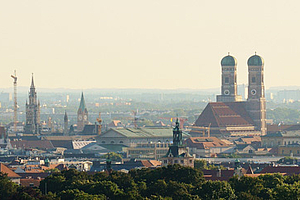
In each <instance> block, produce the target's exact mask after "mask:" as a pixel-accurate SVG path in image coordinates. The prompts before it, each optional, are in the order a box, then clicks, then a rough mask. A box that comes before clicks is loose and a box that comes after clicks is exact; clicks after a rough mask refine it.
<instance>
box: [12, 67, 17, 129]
mask: <svg viewBox="0 0 300 200" xmlns="http://www.w3.org/2000/svg"><path fill="white" fill-rule="evenodd" d="M11 77H12V78H13V79H14V132H15V133H16V132H17V123H18V116H17V109H18V103H17V80H18V78H17V72H16V70H15V71H14V75H11Z"/></svg>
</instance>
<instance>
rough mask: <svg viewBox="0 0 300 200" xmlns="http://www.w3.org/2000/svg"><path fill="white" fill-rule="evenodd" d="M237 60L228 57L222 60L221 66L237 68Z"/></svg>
mask: <svg viewBox="0 0 300 200" xmlns="http://www.w3.org/2000/svg"><path fill="white" fill-rule="evenodd" d="M236 65H237V60H236V58H235V57H233V56H231V55H228V56H225V57H224V58H223V59H222V60H221V66H236Z"/></svg>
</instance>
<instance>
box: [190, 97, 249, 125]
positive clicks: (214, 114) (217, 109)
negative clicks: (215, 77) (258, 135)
mask: <svg viewBox="0 0 300 200" xmlns="http://www.w3.org/2000/svg"><path fill="white" fill-rule="evenodd" d="M210 123H211V126H212V127H216V126H217V127H222V126H249V125H250V126H251V125H253V124H254V122H253V120H252V119H251V117H250V116H249V114H248V112H247V111H246V109H245V102H212V103H209V104H208V105H207V106H206V108H205V109H204V111H203V112H202V114H201V115H200V116H199V118H198V119H197V121H196V123H195V125H197V126H208V125H209V124H210Z"/></svg>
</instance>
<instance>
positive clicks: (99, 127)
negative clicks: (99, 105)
mask: <svg viewBox="0 0 300 200" xmlns="http://www.w3.org/2000/svg"><path fill="white" fill-rule="evenodd" d="M96 120H97V122H98V135H101V127H102V125H101V123H102V119H101V112H99V117H98V118H97V119H96Z"/></svg>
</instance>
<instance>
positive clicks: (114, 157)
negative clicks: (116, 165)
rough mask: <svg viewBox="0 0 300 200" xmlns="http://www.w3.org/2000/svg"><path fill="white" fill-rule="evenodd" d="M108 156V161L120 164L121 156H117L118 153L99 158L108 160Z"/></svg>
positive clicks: (110, 153)
mask: <svg viewBox="0 0 300 200" xmlns="http://www.w3.org/2000/svg"><path fill="white" fill-rule="evenodd" d="M108 155H109V157H110V159H111V160H112V161H115V162H121V161H122V155H121V154H118V153H115V152H109V153H107V154H105V155H103V156H101V158H105V159H107V158H108Z"/></svg>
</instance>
